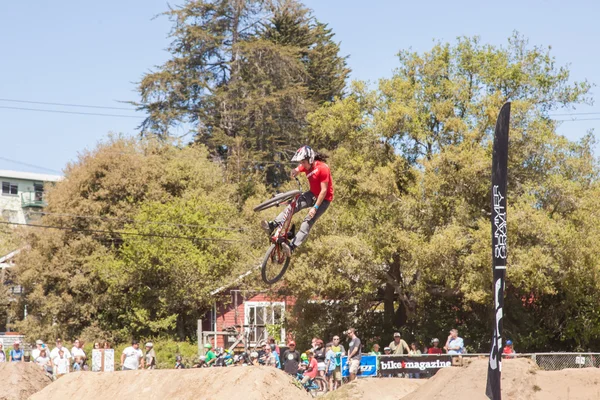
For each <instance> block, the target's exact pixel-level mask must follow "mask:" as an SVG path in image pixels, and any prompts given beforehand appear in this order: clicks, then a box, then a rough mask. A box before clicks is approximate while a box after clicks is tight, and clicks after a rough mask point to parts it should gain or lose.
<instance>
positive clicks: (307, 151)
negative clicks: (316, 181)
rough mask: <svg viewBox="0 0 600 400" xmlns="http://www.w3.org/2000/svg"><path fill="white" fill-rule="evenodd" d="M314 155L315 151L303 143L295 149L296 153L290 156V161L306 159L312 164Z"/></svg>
mask: <svg viewBox="0 0 600 400" xmlns="http://www.w3.org/2000/svg"><path fill="white" fill-rule="evenodd" d="M315 156H316V154H315V151H314V150H313V149H311V148H310V146H307V145H304V146H302V147H300V148H299V149H298V151H296V154H294V157H292V161H302V160H308V162H309V163H311V164H312V163H314V162H315Z"/></svg>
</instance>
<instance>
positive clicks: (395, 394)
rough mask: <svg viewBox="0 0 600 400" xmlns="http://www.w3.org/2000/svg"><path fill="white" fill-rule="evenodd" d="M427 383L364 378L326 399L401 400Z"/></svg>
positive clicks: (328, 395)
mask: <svg viewBox="0 0 600 400" xmlns="http://www.w3.org/2000/svg"><path fill="white" fill-rule="evenodd" d="M425 383H427V380H426V379H406V378H363V379H357V380H355V381H354V382H351V383H349V384H347V385H343V386H342V387H341V388H340V389H338V390H336V391H334V392H331V393H328V394H327V397H325V399H326V400H346V399H357V400H358V399H366V400H371V399H372V400H400V399H402V398H403V397H404V396H406V395H407V394H409V393H412V392H413V391H415V390H416V389H418V388H419V387H421V386H422V385H423V384H425Z"/></svg>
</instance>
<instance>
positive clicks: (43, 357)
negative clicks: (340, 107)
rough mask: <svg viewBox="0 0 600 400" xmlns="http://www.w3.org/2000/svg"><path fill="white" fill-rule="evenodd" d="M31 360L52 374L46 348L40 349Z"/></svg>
mask: <svg viewBox="0 0 600 400" xmlns="http://www.w3.org/2000/svg"><path fill="white" fill-rule="evenodd" d="M33 361H34V362H35V363H36V364H37V365H39V366H40V367H42V369H43V370H44V371H46V372H49V373H50V374H52V364H51V363H50V357H48V355H47V354H46V350H44V349H42V350H40V354H39V355H38V356H37V357H36V358H35V359H34V360H33Z"/></svg>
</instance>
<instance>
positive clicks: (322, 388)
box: [310, 376, 328, 397]
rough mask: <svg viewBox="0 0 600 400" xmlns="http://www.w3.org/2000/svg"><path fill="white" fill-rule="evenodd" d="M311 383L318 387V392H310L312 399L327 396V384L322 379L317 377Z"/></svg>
mask: <svg viewBox="0 0 600 400" xmlns="http://www.w3.org/2000/svg"><path fill="white" fill-rule="evenodd" d="M313 383H315V384H316V385H317V386H319V387H320V390H318V391H317V390H314V389H312V390H310V395H311V396H312V397H320V396H325V395H326V394H327V390H328V383H327V381H326V380H325V379H323V378H322V377H320V376H318V377H316V378H315V379H313Z"/></svg>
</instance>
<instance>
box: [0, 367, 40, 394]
mask: <svg viewBox="0 0 600 400" xmlns="http://www.w3.org/2000/svg"><path fill="white" fill-rule="evenodd" d="M0 382H1V384H0V399H1V400H21V399H23V400H24V399H28V398H29V396H31V395H32V394H34V393H36V392H39V391H40V390H42V389H43V388H44V387H46V386H47V385H49V384H50V383H51V382H52V381H51V380H50V378H49V377H47V376H46V374H45V373H44V371H42V369H41V368H40V367H39V366H37V365H35V364H33V363H24V362H5V363H0Z"/></svg>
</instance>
